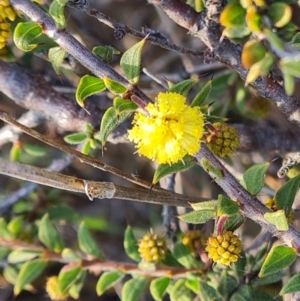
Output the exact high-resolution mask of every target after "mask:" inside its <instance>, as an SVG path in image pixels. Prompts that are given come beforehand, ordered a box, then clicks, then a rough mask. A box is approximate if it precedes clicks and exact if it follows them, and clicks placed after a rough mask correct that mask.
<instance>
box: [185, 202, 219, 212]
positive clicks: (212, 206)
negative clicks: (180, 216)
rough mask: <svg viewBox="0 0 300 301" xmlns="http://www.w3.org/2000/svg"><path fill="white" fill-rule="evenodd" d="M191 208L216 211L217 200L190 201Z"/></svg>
mask: <svg viewBox="0 0 300 301" xmlns="http://www.w3.org/2000/svg"><path fill="white" fill-rule="evenodd" d="M191 206H192V208H193V209H194V210H195V211H197V210H213V211H215V212H217V208H218V201H206V202H200V203H191Z"/></svg>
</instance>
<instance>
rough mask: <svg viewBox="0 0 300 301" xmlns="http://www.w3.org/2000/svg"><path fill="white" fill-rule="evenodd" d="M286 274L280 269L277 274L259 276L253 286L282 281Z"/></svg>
mask: <svg viewBox="0 0 300 301" xmlns="http://www.w3.org/2000/svg"><path fill="white" fill-rule="evenodd" d="M285 275H286V273H285V272H283V271H280V272H278V273H275V274H271V275H268V276H265V277H262V278H258V279H256V280H254V281H253V287H259V286H265V285H269V284H272V283H276V282H281V281H282V279H283V278H284V276H285Z"/></svg>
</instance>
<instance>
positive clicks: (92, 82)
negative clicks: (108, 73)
mask: <svg viewBox="0 0 300 301" xmlns="http://www.w3.org/2000/svg"><path fill="white" fill-rule="evenodd" d="M105 89H106V86H105V84H104V81H103V80H102V79H100V78H98V77H94V76H91V75H85V76H83V77H82V78H81V79H80V82H79V84H78V87H77V89H76V101H77V103H78V104H79V105H80V106H81V107H84V100H85V99H86V98H87V97H89V96H91V95H94V94H97V93H100V92H102V91H103V90H105Z"/></svg>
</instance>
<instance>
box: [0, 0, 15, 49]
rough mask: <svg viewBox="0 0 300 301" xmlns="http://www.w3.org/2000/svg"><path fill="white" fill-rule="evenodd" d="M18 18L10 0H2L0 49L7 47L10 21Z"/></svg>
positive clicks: (0, 8) (0, 7) (0, 6)
mask: <svg viewBox="0 0 300 301" xmlns="http://www.w3.org/2000/svg"><path fill="white" fill-rule="evenodd" d="M15 19H16V12H15V10H14V9H13V8H12V6H11V5H10V3H9V2H8V0H0V49H2V48H3V47H5V43H6V41H7V40H8V39H9V37H10V23H9V22H8V20H9V21H14V20H15Z"/></svg>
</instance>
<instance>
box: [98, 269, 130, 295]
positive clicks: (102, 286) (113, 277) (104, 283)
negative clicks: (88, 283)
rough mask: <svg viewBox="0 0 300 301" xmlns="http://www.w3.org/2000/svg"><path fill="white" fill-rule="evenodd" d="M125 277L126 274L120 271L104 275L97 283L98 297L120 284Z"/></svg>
mask: <svg viewBox="0 0 300 301" xmlns="http://www.w3.org/2000/svg"><path fill="white" fill-rule="evenodd" d="M123 276H124V273H123V272H122V271H118V270H117V271H112V272H105V273H103V274H102V275H101V276H100V278H99V280H98V282H97V286H96V291H97V295H98V296H101V295H102V294H103V293H104V292H105V291H106V290H108V289H109V288H111V287H112V286H113V285H115V284H116V283H117V282H119V281H120V280H121V279H122V277H123Z"/></svg>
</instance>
